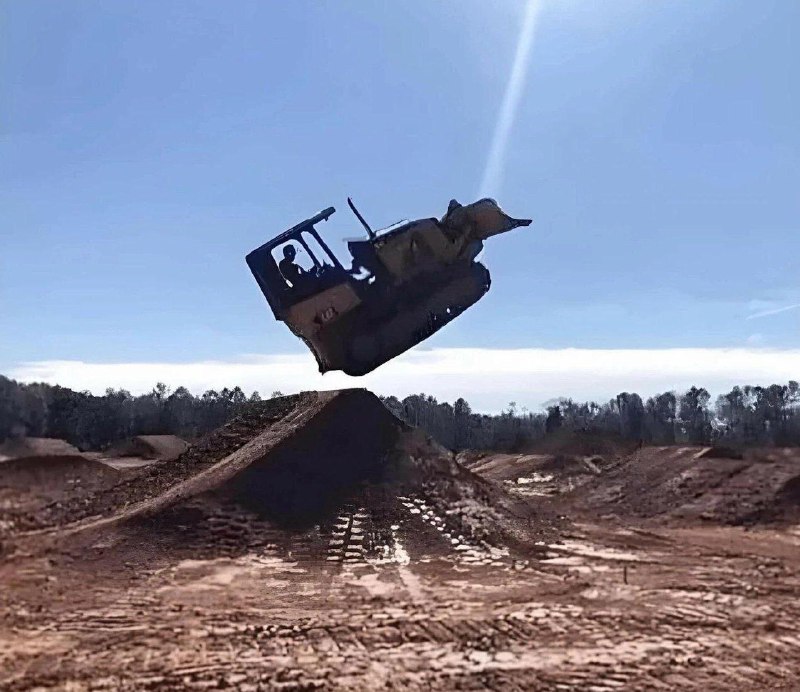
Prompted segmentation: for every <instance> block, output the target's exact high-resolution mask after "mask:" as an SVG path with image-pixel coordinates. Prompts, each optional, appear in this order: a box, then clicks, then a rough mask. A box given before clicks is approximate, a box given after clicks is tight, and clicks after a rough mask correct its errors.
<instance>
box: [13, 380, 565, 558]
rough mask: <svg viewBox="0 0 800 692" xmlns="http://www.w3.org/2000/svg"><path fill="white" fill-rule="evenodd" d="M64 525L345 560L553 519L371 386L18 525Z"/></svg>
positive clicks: (165, 545) (304, 403) (280, 416)
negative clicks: (392, 407)
mask: <svg viewBox="0 0 800 692" xmlns="http://www.w3.org/2000/svg"><path fill="white" fill-rule="evenodd" d="M66 526H69V531H68V533H70V534H74V535H78V533H81V534H83V533H86V534H94V533H96V532H97V531H104V530H105V529H106V528H109V529H110V528H113V529H114V530H115V531H118V532H119V531H122V532H123V533H125V534H126V535H128V536H130V537H131V539H130V540H131V541H132V544H134V545H137V546H139V547H140V548H141V546H142V545H149V546H156V545H158V546H160V547H161V549H163V552H164V553H169V554H170V555H177V554H179V553H182V554H184V555H189V556H190V555H193V554H198V552H199V553H203V552H207V553H219V551H221V550H222V551H229V552H230V551H233V552H236V551H245V550H250V549H252V547H253V545H262V544H263V542H264V541H265V540H273V539H274V541H277V542H278V543H287V544H288V543H291V544H292V545H296V544H297V543H298V542H299V543H300V544H302V545H303V546H305V547H304V548H303V550H305V551H306V552H307V553H308V554H309V555H312V556H316V558H317V559H323V558H324V559H336V560H340V561H344V560H345V559H351V558H352V559H355V558H354V556H355V555H359V556H361V557H363V558H364V559H366V556H367V555H369V556H371V558H373V559H378V558H380V557H381V556H384V555H389V554H394V553H395V552H397V551H398V550H400V548H398V546H401V545H413V546H414V547H415V549H418V550H420V551H423V552H425V553H426V554H437V552H442V551H445V552H449V551H453V550H458V551H462V552H464V553H465V554H471V555H483V557H484V558H486V559H489V558H488V557H486V556H488V555H495V553H497V549H494V548H491V547H490V546H491V545H495V544H497V545H502V546H504V547H503V548H502V549H501V551H500V552H502V551H506V552H505V553H504V554H507V550H508V546H517V547H518V548H519V549H522V547H523V546H530V545H532V542H531V541H529V540H528V539H529V538H530V536H531V535H534V534H535V535H539V534H537V532H539V533H541V531H550V530H551V528H552V527H551V524H550V522H549V519H545V518H543V517H540V516H539V515H538V514H535V513H534V512H533V511H532V510H531V508H530V506H529V505H528V504H527V503H526V502H524V501H522V500H520V499H519V498H515V497H513V496H510V495H509V494H508V493H505V492H504V491H503V490H502V489H501V488H499V487H498V486H497V485H495V484H493V483H490V482H488V481H486V480H483V479H482V478H480V477H478V476H476V475H475V474H473V473H472V472H470V471H469V470H467V469H466V468H464V467H463V466H461V465H460V464H458V463H457V462H456V461H455V459H454V457H453V455H452V454H451V453H450V452H448V451H447V450H445V449H444V448H442V447H440V446H439V445H437V444H436V443H435V442H433V441H432V440H431V439H430V438H428V437H427V436H425V435H424V434H423V433H421V431H418V430H413V429H411V428H409V427H408V426H407V425H406V424H404V423H403V422H401V421H400V420H399V419H397V418H396V417H395V416H394V415H392V413H391V412H390V411H389V410H388V409H387V408H386V407H385V406H384V405H383V404H382V403H381V401H380V399H378V398H377V397H376V396H375V395H373V394H371V393H370V392H367V391H366V390H361V389H352V390H342V391H335V392H321V393H316V392H310V393H305V394H301V395H298V396H295V397H284V398H282V399H278V400H273V401H270V402H264V403H262V404H259V405H256V406H253V407H250V408H248V409H247V410H246V411H245V412H244V413H243V414H242V416H240V417H238V418H237V419H235V420H233V421H231V422H230V423H229V424H227V425H226V426H224V427H223V428H220V429H219V430H217V431H215V432H214V433H213V434H212V435H210V436H209V437H208V438H206V439H205V440H203V441H202V442H201V443H200V444H198V445H195V446H193V447H190V448H189V450H187V452H185V453H184V454H183V455H181V456H180V457H179V458H178V459H176V460H174V461H172V462H164V463H162V464H159V465H156V466H154V467H148V468H146V469H144V470H142V471H141V472H139V473H138V474H137V475H136V476H135V477H133V478H128V479H125V480H122V481H121V482H119V483H117V484H116V485H115V486H113V487H111V488H104V489H101V490H98V491H97V492H95V493H92V494H90V495H89V496H84V497H82V498H80V499H79V501H76V502H63V503H59V504H58V505H53V506H50V507H47V508H45V511H42V512H38V513H36V514H35V515H33V516H31V517H30V518H29V523H28V524H27V525H26V526H19V527H18V528H23V529H42V528H45V529H47V527H52V528H55V527H66ZM540 530H541V531H540ZM76 532H77V533H76ZM45 533H46V534H47V532H45ZM47 535H56V534H53V533H52V531H51V532H50V533H49V534H47ZM61 535H63V534H61ZM266 536H272V537H273V539H266V538H265V537H266ZM276 536H278V537H279V538H275V537H276ZM154 549H155V548H154ZM293 550H296V549H293ZM403 550H406V548H403ZM493 550H494V551H495V552H492V551H493ZM348 556H349V557H348ZM476 559H477V558H476ZM481 559H483V558H481Z"/></svg>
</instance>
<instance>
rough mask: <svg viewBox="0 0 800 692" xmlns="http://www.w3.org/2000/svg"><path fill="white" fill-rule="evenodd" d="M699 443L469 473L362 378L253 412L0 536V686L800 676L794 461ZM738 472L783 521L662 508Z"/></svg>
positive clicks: (426, 685) (717, 684) (613, 686)
mask: <svg viewBox="0 0 800 692" xmlns="http://www.w3.org/2000/svg"><path fill="white" fill-rule="evenodd" d="M700 451H701V450H697V449H693V450H692V452H691V454H690V453H689V452H688V451H685V450H684V451H683V452H680V453H679V454H677V452H678V448H669V451H663V450H657V449H653V450H640V451H638V452H635V453H634V455H630V454H627V453H626V454H625V455H623V456H621V457H619V458H615V459H610V458H609V457H610V455H607V458H601V459H599V460H598V459H596V458H595V459H594V461H592V458H593V456H596V454H595V453H594V452H593V453H592V456H589V455H583V454H581V453H580V452H581V450H578V451H577V452H575V453H574V454H569V453H568V452H567V451H566V450H564V449H561V448H559V451H558V453H556V454H552V455H549V456H548V455H547V454H545V453H541V454H540V453H537V454H529V455H495V458H494V460H492V459H489V458H486V457H484V458H483V460H482V466H480V465H478V464H477V463H476V461H477V460H475V459H471V460H470V462H471V469H467V468H466V467H465V466H463V465H461V464H459V463H457V462H456V461H455V459H454V458H453V456H452V455H451V454H450V453H449V452H447V451H446V450H444V449H442V448H440V447H438V446H437V445H436V444H435V443H433V442H432V441H430V440H429V439H427V438H426V437H425V436H424V435H421V434H420V433H419V432H418V431H414V430H410V429H409V428H407V427H406V426H405V425H403V424H402V423H400V422H399V421H397V420H396V419H395V418H393V417H392V416H391V415H390V414H389V413H388V412H387V411H386V410H385V409H384V408H383V407H382V405H381V404H380V402H379V401H378V400H377V398H375V397H374V396H372V395H371V394H369V393H368V392H365V391H363V390H347V391H344V392H334V393H325V394H316V393H307V394H304V395H300V396H299V397H292V398H284V399H279V400H274V401H272V402H266V403H265V404H264V405H263V406H261V407H254V408H252V409H251V410H249V411H248V412H247V413H246V414H245V415H244V416H243V417H241V418H240V419H237V420H235V421H232V422H231V423H230V424H229V425H228V426H226V427H225V428H223V429H221V430H219V431H217V432H216V433H214V434H213V435H211V436H209V437H208V438H206V440H204V441H202V442H201V443H200V444H198V445H196V446H195V447H192V448H190V449H189V450H188V451H187V452H186V453H185V454H184V455H182V456H181V457H179V458H178V459H177V460H175V461H174V462H164V463H162V464H158V465H154V466H152V467H147V468H145V469H139V470H136V471H135V472H134V473H132V474H130V475H126V474H122V476H121V477H120V478H119V479H117V481H116V482H115V483H114V484H112V485H110V486H109V485H98V486H96V487H94V488H92V489H91V490H86V491H83V492H81V493H79V494H73V495H70V496H66V495H65V497H64V499H63V501H61V502H59V503H57V504H59V505H60V506H59V507H50V508H46V509H45V511H35V512H32V513H31V514H32V515H33V516H31V517H29V518H28V519H27V520H26V521H16V522H14V523H13V525H11V526H6V528H5V533H4V535H3V545H2V550H3V553H2V561H0V584H1V585H2V587H3V588H2V590H0V689H8V690H26V689H32V688H37V689H72V690H84V689H87V690H94V689H98V690H100V689H107V690H119V689H122V690H125V689H130V690H140V689H153V690H156V689H157V690H182V689H209V688H211V689H245V690H247V689H249V690H272V689H283V690H311V689H324V690H328V689H331V690H373V689H406V690H428V689H442V690H450V689H464V690H477V689H497V690H501V689H502V690H538V689H541V690H550V689H561V690H573V689H577V690H582V689H592V690H618V689H619V690H622V689H665V690H672V689H695V690H728V689H747V688H750V689H786V690H791V689H796V688H797V681H798V680H800V599H798V595H800V526H798V525H796V524H795V523H794V520H793V519H792V517H793V516H794V515H793V514H792V511H793V510H791V508H792V507H795V508H796V506H797V503H798V488H797V485H796V484H795V485H792V483H793V481H792V480H791V478H790V476H791V474H790V473H789V472H788V471H787V469H790V468H792V463H793V462H791V461H789V458H790V456H791V455H790V454H789V453H784V452H783V451H780V450H778V451H776V452H775V458H774V459H773V460H772V461H764V459H763V455H762V456H758V455H756V456H755V457H753V458H752V459H751V460H750V461H748V460H747V459H746V458H744V457H743V458H742V459H739V460H735V459H734V460H731V459H728V458H727V457H725V458H722V459H720V458H719V457H717V458H713V462H714V463H717V464H719V463H720V462H721V466H719V467H718V468H717V467H715V469H716V471H715V473H716V475H714V474H711V475H709V474H710V472H709V471H707V470H703V471H697V464H698V462H701V461H702V460H703V454H702V453H700V454H699V456H698V453H699V452H700ZM676 454H677V456H675V455H676ZM670 455H672V456H673V457H674V459H673V463H672V466H669V463H668V462H667V461H666V460H665V458H666V457H667V456H670ZM712 456H713V455H712ZM662 457H663V458H662ZM690 457H691V459H690ZM584 459H585V460H586V461H587V462H588V464H587V463H584ZM706 461H707V462H708V463H711V462H712V458H711V457H710V458H709V459H707V460H706ZM733 462H740V463H742V462H744V463H746V464H749V466H745V467H744V468H742V469H740V470H738V471H737V472H736V473H730V472H731V471H732V470H733V469H734V468H737V469H738V468H739V467H734V466H733V465H732V464H733ZM770 465H771V466H770ZM514 468H516V469H517V470H518V471H520V472H521V475H515V472H514V471H513V470H512V469H514ZM702 468H703V469H705V467H702ZM665 469H666V470H665ZM670 469H671V472H668V471H670ZM769 469H773V471H775V472H774V473H769V472H768V471H769ZM474 471H477V472H478V473H474ZM481 472H482V473H484V474H485V475H486V476H487V478H482V477H481V476H480V475H479V473H481ZM687 472H691V473H689V475H688V476H687V475H686V474H687ZM533 474H542V475H544V474H551V476H552V478H551V480H550V481H547V482H548V483H550V484H551V486H552V492H550V493H543V494H541V495H531V494H530V493H527V494H526V492H524V490H523V486H527V485H535V484H536V482H539V481H531V482H530V483H522V484H519V483H517V481H518V480H519V478H531V477H532V475H533ZM726 474H727V475H726ZM784 476H785V477H784ZM676 477H677V478H684V479H685V478H688V479H690V480H687V483H690V484H693V485H691V488H690V489H689V490H686V489H685V488H681V487H680V484H679V483H677V484H676V483H675V482H672V481H670V478H676ZM723 477H727V478H728V479H729V480H728V481H727V484H726V483H717V482H716V481H717V480H719V479H720V478H723ZM492 478H494V479H492ZM569 478H572V479H575V478H578V479H580V483H579V484H573V486H572V487H571V488H570V487H569V484H568V483H567V481H566V480H564V479H569ZM736 478H739V479H744V480H745V481H746V480H747V479H750V480H753V479H755V482H754V484H753V486H752V490H751V495H752V496H753V497H754V498H755V497H760V498H765V497H767V496H768V495H769V493H772V497H773V499H774V500H775V502H773V504H775V503H780V502H782V503H783V504H782V505H781V507H783V509H782V510H781V511H780V512H779V513H778V514H779V521H778V519H777V518H776V517H778V515H775V512H773V515H774V516H772V517H771V518H769V522H770V523H765V522H767V517H766V515H764V514H761V515H758V516H763V517H764V519H763V521H762V522H761V523H760V524H758V526H757V527H756V526H755V525H752V522H751V526H750V527H743V526H731V525H726V522H725V521H723V520H720V519H719V518H720V517H721V518H722V519H725V517H727V516H728V515H727V514H725V512H722V511H720V512H718V513H717V514H713V515H712V517H706V518H703V517H701V516H700V515H699V514H697V513H694V514H693V513H691V512H689V513H685V514H684V515H682V516H681V517H679V518H675V517H674V514H675V512H676V510H677V509H680V508H682V507H686V506H687V503H688V506H691V503H692V502H695V503H696V502H697V501H698V498H699V497H702V496H703V495H709V493H711V494H710V495H709V498H708V499H709V506H711V505H713V506H714V507H717V506H718V504H719V503H717V504H714V503H711V502H710V498H712V497H718V496H719V497H722V496H725V497H728V496H730V497H733V496H735V493H736V492H738V493H739V497H740V500H741V497H742V496H743V495H745V494H746V493H747V491H746V488H747V487H748V486H747V484H746V483H742V482H738V481H737V482H738V483H739V485H731V484H733V483H734V482H735V481H734V479H736ZM552 479H556V480H552ZM704 479H705V480H704ZM541 482H544V481H541ZM703 482H705V483H706V485H702V483H703ZM637 484H638V485H637ZM650 486H652V490H651V491H648V492H652V497H651V496H649V495H647V492H645V491H646V490H647V489H648V488H649V487H650ZM701 487H702V488H705V490H703V491H702V492H700V495H699V496H697V497H695V495H697V493H698V492H699V491H698V488H701ZM725 487H727V488H728V490H725V491H724V492H723V491H722V490H720V488H725ZM636 488H639V490H638V491H637V490H636ZM732 488H739V489H738V490H735V491H734V490H732ZM743 488H744V489H743ZM611 489H615V490H613V491H612V490H611ZM667 491H669V492H667ZM636 492H640V494H642V496H641V497H640V498H639V500H637V502H638V503H639V504H636V502H634V509H633V510H632V511H628V512H623V511H620V510H619V507H620V506H621V502H620V501H619V500H618V499H615V498H619V497H620V493H621V494H622V495H621V496H622V497H627V498H628V499H629V500H634V499H635V498H636ZM665 493H667V494H666V498H667V499H664V500H663V501H662V500H658V501H657V499H656V498H657V497H660V496H662V495H664V494H665ZM713 493H716V495H715V494H713ZM648 498H649V499H648ZM676 498H677V499H676ZM8 502H9V503H10V504H11V505H13V498H10V499H9V500H8ZM753 502H754V503H755V500H753ZM723 504H724V503H723ZM744 504H746V503H744ZM609 507H610V508H612V510H614V509H616V510H617V511H616V513H615V512H614V511H609ZM602 514H609V516H608V517H607V518H606V519H602V518H599V517H600V515H602ZM559 515H560V516H559ZM567 515H568V516H567ZM612 515H613V516H612ZM751 516H752V513H751ZM713 517H717V519H714V518H713ZM17 518H18V519H19V518H20V517H19V516H18V517H17ZM776 521H777V522H778V523H776ZM729 523H730V522H728V524H729Z"/></svg>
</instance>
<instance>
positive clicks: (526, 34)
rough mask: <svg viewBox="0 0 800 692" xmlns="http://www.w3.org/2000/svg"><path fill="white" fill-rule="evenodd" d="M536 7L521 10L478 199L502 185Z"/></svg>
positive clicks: (533, 0) (535, 0)
mask: <svg viewBox="0 0 800 692" xmlns="http://www.w3.org/2000/svg"><path fill="white" fill-rule="evenodd" d="M540 6H541V3H540V0H528V4H527V5H526V7H525V17H524V18H523V20H522V28H521V29H520V32H519V39H518V40H517V50H516V52H515V54H514V63H513V65H512V67H511V72H510V74H509V77H508V83H507V84H506V91H505V94H504V95H503V103H502V105H501V106H500V115H499V116H498V118H497V123H496V124H495V128H494V136H493V137H492V144H491V148H490V149H489V156H488V158H487V161H486V167H485V169H484V171H483V180H482V181H481V187H480V193H479V197H488V196H490V195H495V194H497V192H498V191H499V188H500V186H501V185H502V182H503V168H504V167H505V161H506V150H507V149H508V140H509V137H510V136H511V130H512V128H513V127H514V121H515V120H516V116H517V110H518V109H519V102H520V98H521V96H522V91H523V87H524V86H525V75H526V73H527V71H528V62H529V58H530V53H531V47H532V46H533V37H534V33H535V30H536V19H537V17H538V15H539V10H540Z"/></svg>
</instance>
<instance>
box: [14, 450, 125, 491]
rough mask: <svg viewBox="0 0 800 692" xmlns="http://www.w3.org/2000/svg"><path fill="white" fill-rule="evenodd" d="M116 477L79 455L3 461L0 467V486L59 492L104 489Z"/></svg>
mask: <svg viewBox="0 0 800 692" xmlns="http://www.w3.org/2000/svg"><path fill="white" fill-rule="evenodd" d="M119 476H120V474H119V472H118V471H116V470H115V469H112V468H109V467H108V466H106V465H105V464H102V463H100V462H98V461H94V460H92V459H87V458H85V457H83V456H81V455H79V454H61V455H38V456H30V457H20V458H17V459H12V460H10V461H7V462H5V463H4V464H3V466H2V467H0V487H3V488H13V489H16V490H34V491H41V492H44V491H47V492H53V491H54V492H59V491H61V490H64V489H67V488H70V487H75V486H79V485H82V486H84V487H92V486H106V485H108V484H109V482H113V481H116V480H117V479H118V478H119Z"/></svg>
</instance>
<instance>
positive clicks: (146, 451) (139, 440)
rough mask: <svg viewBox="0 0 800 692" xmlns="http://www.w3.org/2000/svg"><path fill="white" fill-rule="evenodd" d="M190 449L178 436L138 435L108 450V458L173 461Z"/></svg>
mask: <svg viewBox="0 0 800 692" xmlns="http://www.w3.org/2000/svg"><path fill="white" fill-rule="evenodd" d="M188 448H189V443H188V442H186V440H182V439H181V438H180V437H177V436H176V435H137V436H136V437H132V438H131V439H130V440H124V441H123V442H119V443H117V444H115V445H113V446H112V447H111V448H110V449H109V450H108V452H107V456H109V457H112V458H113V457H140V458H142V459H153V460H157V461H172V460H173V459H177V458H178V457H179V456H180V455H181V454H183V453H184V452H185V451H186V450H187V449H188Z"/></svg>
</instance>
